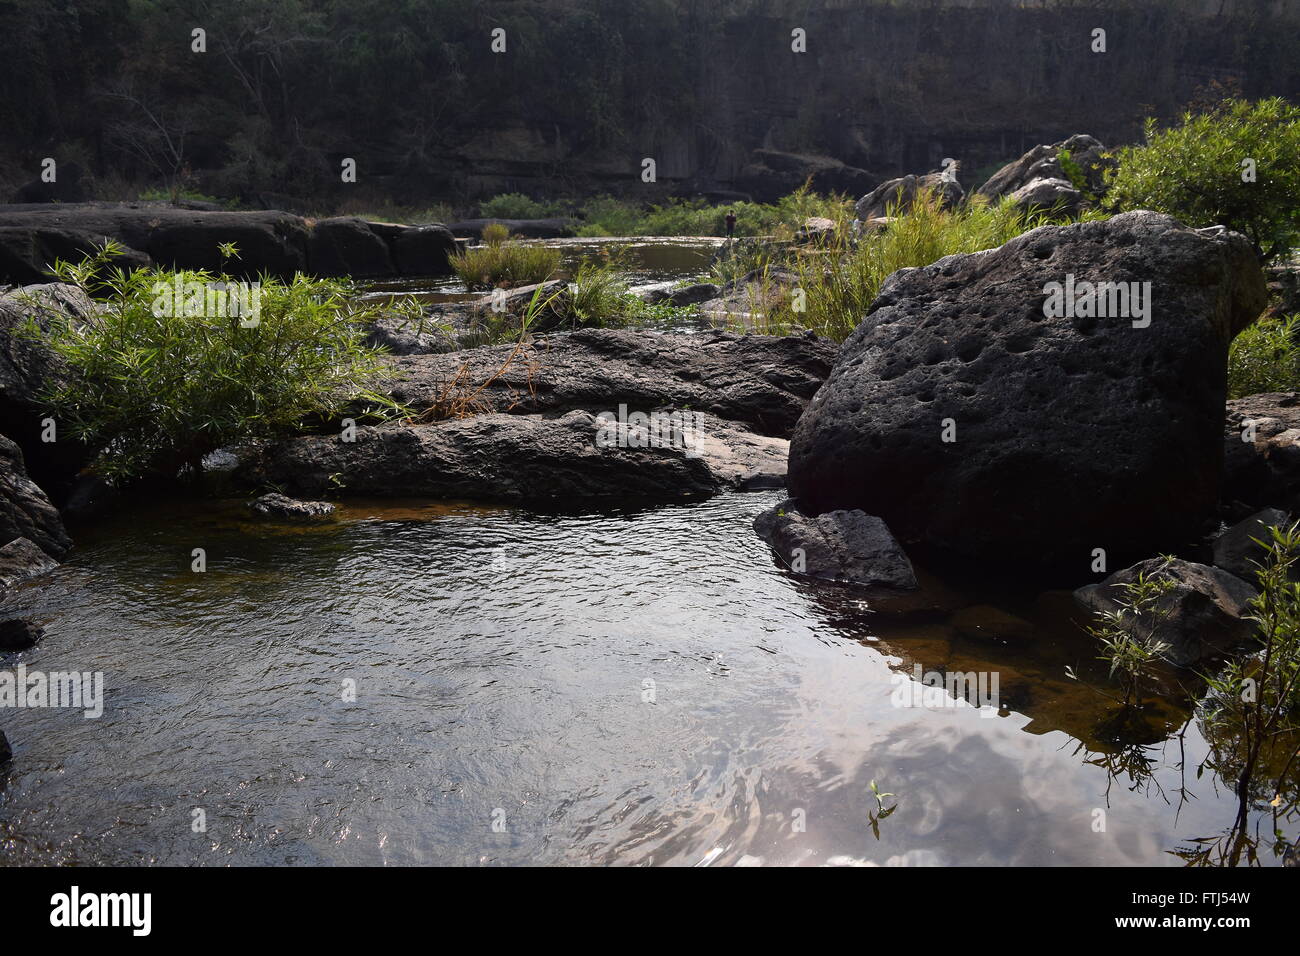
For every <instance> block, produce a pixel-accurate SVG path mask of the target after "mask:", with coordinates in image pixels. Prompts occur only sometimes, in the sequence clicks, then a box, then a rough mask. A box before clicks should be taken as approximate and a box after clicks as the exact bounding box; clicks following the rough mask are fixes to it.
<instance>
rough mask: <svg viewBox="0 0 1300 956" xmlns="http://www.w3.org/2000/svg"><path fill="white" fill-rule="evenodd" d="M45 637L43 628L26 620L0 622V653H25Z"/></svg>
mask: <svg viewBox="0 0 1300 956" xmlns="http://www.w3.org/2000/svg"><path fill="white" fill-rule="evenodd" d="M44 636H45V628H44V626H42V625H40V624H37V623H36V622H35V621H29V620H27V619H26V618H21V617H11V618H9V619H8V620H5V621H0V651H25V650H27V649H28V648H29V647H35V646H36V644H37V642H39V641H40V639H41V638H42V637H44Z"/></svg>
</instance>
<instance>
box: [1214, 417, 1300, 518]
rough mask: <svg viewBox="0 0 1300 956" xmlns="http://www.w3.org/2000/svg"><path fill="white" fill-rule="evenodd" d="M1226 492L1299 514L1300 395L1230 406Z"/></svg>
mask: <svg viewBox="0 0 1300 956" xmlns="http://www.w3.org/2000/svg"><path fill="white" fill-rule="evenodd" d="M1223 494H1224V497H1225V498H1229V499H1234V498H1235V499H1237V500H1238V501H1242V502H1245V503H1246V504H1248V505H1253V506H1255V507H1257V508H1258V507H1266V506H1275V507H1279V508H1285V509H1286V510H1288V511H1300V392H1263V393H1260V394H1258V395H1247V396H1246V397H1245V398H1234V399H1232V401H1230V402H1228V405H1227V415H1226V417H1225V420H1224V425H1223Z"/></svg>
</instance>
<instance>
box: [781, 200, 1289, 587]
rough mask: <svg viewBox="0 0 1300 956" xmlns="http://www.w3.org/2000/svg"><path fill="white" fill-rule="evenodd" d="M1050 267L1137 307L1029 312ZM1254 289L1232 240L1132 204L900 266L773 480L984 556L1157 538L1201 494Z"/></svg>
mask: <svg viewBox="0 0 1300 956" xmlns="http://www.w3.org/2000/svg"><path fill="white" fill-rule="evenodd" d="M1067 275H1074V276H1075V277H1076V281H1085V280H1087V281H1105V282H1110V283H1121V282H1122V283H1128V282H1136V283H1143V282H1149V283H1150V287H1149V298H1148V304H1149V306H1150V309H1149V315H1150V319H1149V324H1147V325H1145V326H1144V327H1138V328H1135V327H1134V324H1133V323H1134V321H1135V320H1136V321H1139V324H1140V323H1141V320H1140V319H1134V318H1129V317H1114V318H1096V317H1090V316H1088V317H1085V316H1078V317H1074V318H1069V317H1062V318H1048V317H1046V316H1045V314H1044V311H1045V309H1044V306H1045V302H1046V300H1047V298H1048V293H1047V288H1048V283H1052V282H1058V283H1065V281H1066V279H1067ZM1138 289H1139V291H1141V289H1142V287H1141V286H1138ZM1263 305H1264V283H1263V275H1262V274H1261V272H1260V269H1259V266H1258V263H1257V260H1256V258H1255V255H1254V252H1253V250H1252V249H1251V247H1250V243H1249V242H1248V241H1247V240H1246V239H1245V238H1244V237H1242V236H1238V235H1235V234H1231V233H1216V234H1214V235H1205V234H1201V233H1198V232H1195V231H1193V230H1190V229H1186V228H1184V227H1183V226H1181V225H1180V224H1179V223H1178V222H1176V221H1175V220H1173V219H1172V218H1170V217H1168V216H1162V215H1158V214H1156V213H1150V212H1137V213H1128V214H1125V215H1120V216H1116V217H1115V218H1113V219H1111V220H1108V221H1105V222H1093V223H1083V224H1079V225H1073V226H1065V227H1056V226H1047V227H1043V228H1040V229H1035V230H1033V231H1031V232H1029V233H1026V234H1025V235H1023V236H1020V237H1018V238H1016V239H1014V240H1012V241H1011V242H1009V243H1007V244H1006V245H1004V246H1002V247H1000V248H997V249H990V250H987V251H985V252H978V253H974V254H972V255H958V256H949V257H948V258H946V259H942V260H940V261H939V262H937V263H935V264H933V265H931V266H927V267H925V268H921V269H905V270H902V271H900V272H897V273H895V274H894V275H893V276H891V277H890V278H889V279H888V280H887V281H886V283H885V285H884V287H883V288H882V290H881V293H880V295H879V297H878V298H877V299H876V301H875V303H874V304H873V305H872V308H871V311H870V312H869V314H868V315H867V317H866V318H865V319H864V320H863V322H862V324H861V325H859V326H858V328H857V329H856V330H855V331H854V333H853V334H852V335H851V336H850V337H849V339H848V340H847V341H846V342H845V343H844V345H843V346H842V348H841V350H840V355H839V358H838V360H837V362H836V365H835V368H834V370H833V371H832V373H831V376H830V378H829V379H828V380H827V382H826V384H825V385H824V386H822V388H821V389H820V390H819V391H818V392H817V394H816V395H815V396H814V398H813V400H812V402H811V403H810V404H809V406H808V410H807V412H805V413H804V415H803V417H802V418H801V419H800V420H799V424H798V427H797V429H796V431H795V434H794V437H793V439H792V441H791V448H790V487H791V493H792V494H793V495H795V496H796V497H798V498H799V500H800V501H801V502H802V503H803V504H804V506H805V507H806V508H808V509H809V510H811V511H812V512H813V513H821V512H824V511H831V510H836V509H852V508H860V509H861V510H863V511H866V512H868V513H871V514H877V515H880V517H881V518H882V519H884V520H885V521H886V522H887V523H888V524H889V527H890V528H891V529H892V530H893V532H894V533H895V534H896V535H898V537H899V540H900V541H902V542H903V544H904V546H906V547H909V548H910V547H911V546H912V545H918V544H919V545H922V546H925V547H926V548H927V549H929V550H930V551H931V552H932V553H935V554H936V555H941V556H945V557H952V558H961V559H966V560H968V561H978V562H981V563H985V564H987V563H988V562H989V561H995V560H1000V559H1007V560H1010V561H1014V562H1017V563H1020V564H1024V565H1026V566H1032V567H1035V568H1042V569H1043V570H1044V571H1050V570H1051V569H1053V568H1054V567H1064V566H1069V565H1073V566H1075V567H1077V566H1078V565H1079V562H1080V561H1081V560H1084V559H1085V558H1086V556H1087V555H1089V554H1090V553H1091V551H1092V549H1093V548H1097V547H1103V548H1106V549H1107V551H1108V553H1109V554H1111V555H1112V556H1113V557H1114V556H1118V555H1122V554H1134V553H1136V554H1142V553H1146V554H1150V553H1152V552H1153V551H1162V550H1173V549H1174V548H1176V547H1178V546H1180V545H1181V544H1183V543H1184V542H1185V541H1188V540H1191V539H1194V538H1195V537H1196V536H1197V535H1198V533H1199V532H1200V529H1201V525H1202V523H1203V522H1204V521H1205V519H1207V518H1208V517H1209V516H1210V515H1211V514H1212V511H1213V508H1214V505H1215V503H1216V501H1217V500H1218V491H1219V477H1220V474H1219V473H1220V466H1221V457H1220V456H1221V455H1222V427H1223V425H1222V422H1223V417H1222V416H1223V405H1224V396H1225V393H1226V378H1227V372H1226V360H1227V348H1228V343H1229V341H1230V340H1231V338H1232V336H1233V335H1234V334H1235V333H1236V332H1237V331H1238V330H1240V329H1241V328H1243V327H1244V326H1245V325H1246V324H1248V323H1249V322H1251V321H1253V319H1254V318H1255V316H1257V315H1258V314H1259V312H1260V310H1262V308H1263ZM946 439H947V440H946Z"/></svg>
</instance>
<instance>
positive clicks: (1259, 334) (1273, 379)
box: [1228, 316, 1300, 398]
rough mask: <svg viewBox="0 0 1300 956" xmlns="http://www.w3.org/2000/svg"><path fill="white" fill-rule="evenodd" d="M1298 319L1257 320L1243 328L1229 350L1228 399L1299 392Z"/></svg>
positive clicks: (1294, 317) (1299, 354)
mask: <svg viewBox="0 0 1300 956" xmlns="http://www.w3.org/2000/svg"><path fill="white" fill-rule="evenodd" d="M1297 322H1300V317H1297V316H1291V317H1289V318H1285V319H1260V320H1259V321H1258V322H1256V323H1255V324H1254V325H1251V326H1249V327H1247V328H1246V329H1244V330H1243V331H1242V332H1241V333H1240V334H1239V335H1238V336H1237V337H1236V338H1235V339H1233V341H1232V348H1231V349H1229V350H1228V397H1229V398H1241V397H1242V396H1243V395H1255V394H1257V393H1259V392H1289V391H1294V390H1296V389H1300V346H1297V345H1296V335H1297V334H1300V333H1298V331H1297V329H1296V323H1297Z"/></svg>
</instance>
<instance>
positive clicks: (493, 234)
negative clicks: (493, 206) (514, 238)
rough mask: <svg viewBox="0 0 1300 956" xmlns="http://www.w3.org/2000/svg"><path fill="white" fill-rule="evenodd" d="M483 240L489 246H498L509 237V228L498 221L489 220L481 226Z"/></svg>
mask: <svg viewBox="0 0 1300 956" xmlns="http://www.w3.org/2000/svg"><path fill="white" fill-rule="evenodd" d="M482 235H483V242H484V243H486V244H487V245H489V246H498V245H500V244H501V243H503V242H505V241H506V240H507V239H509V238H510V230H509V229H507V228H506V227H505V226H503V225H502V224H501V223H499V222H490V223H488V224H487V225H486V226H484V227H483V233H482Z"/></svg>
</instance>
